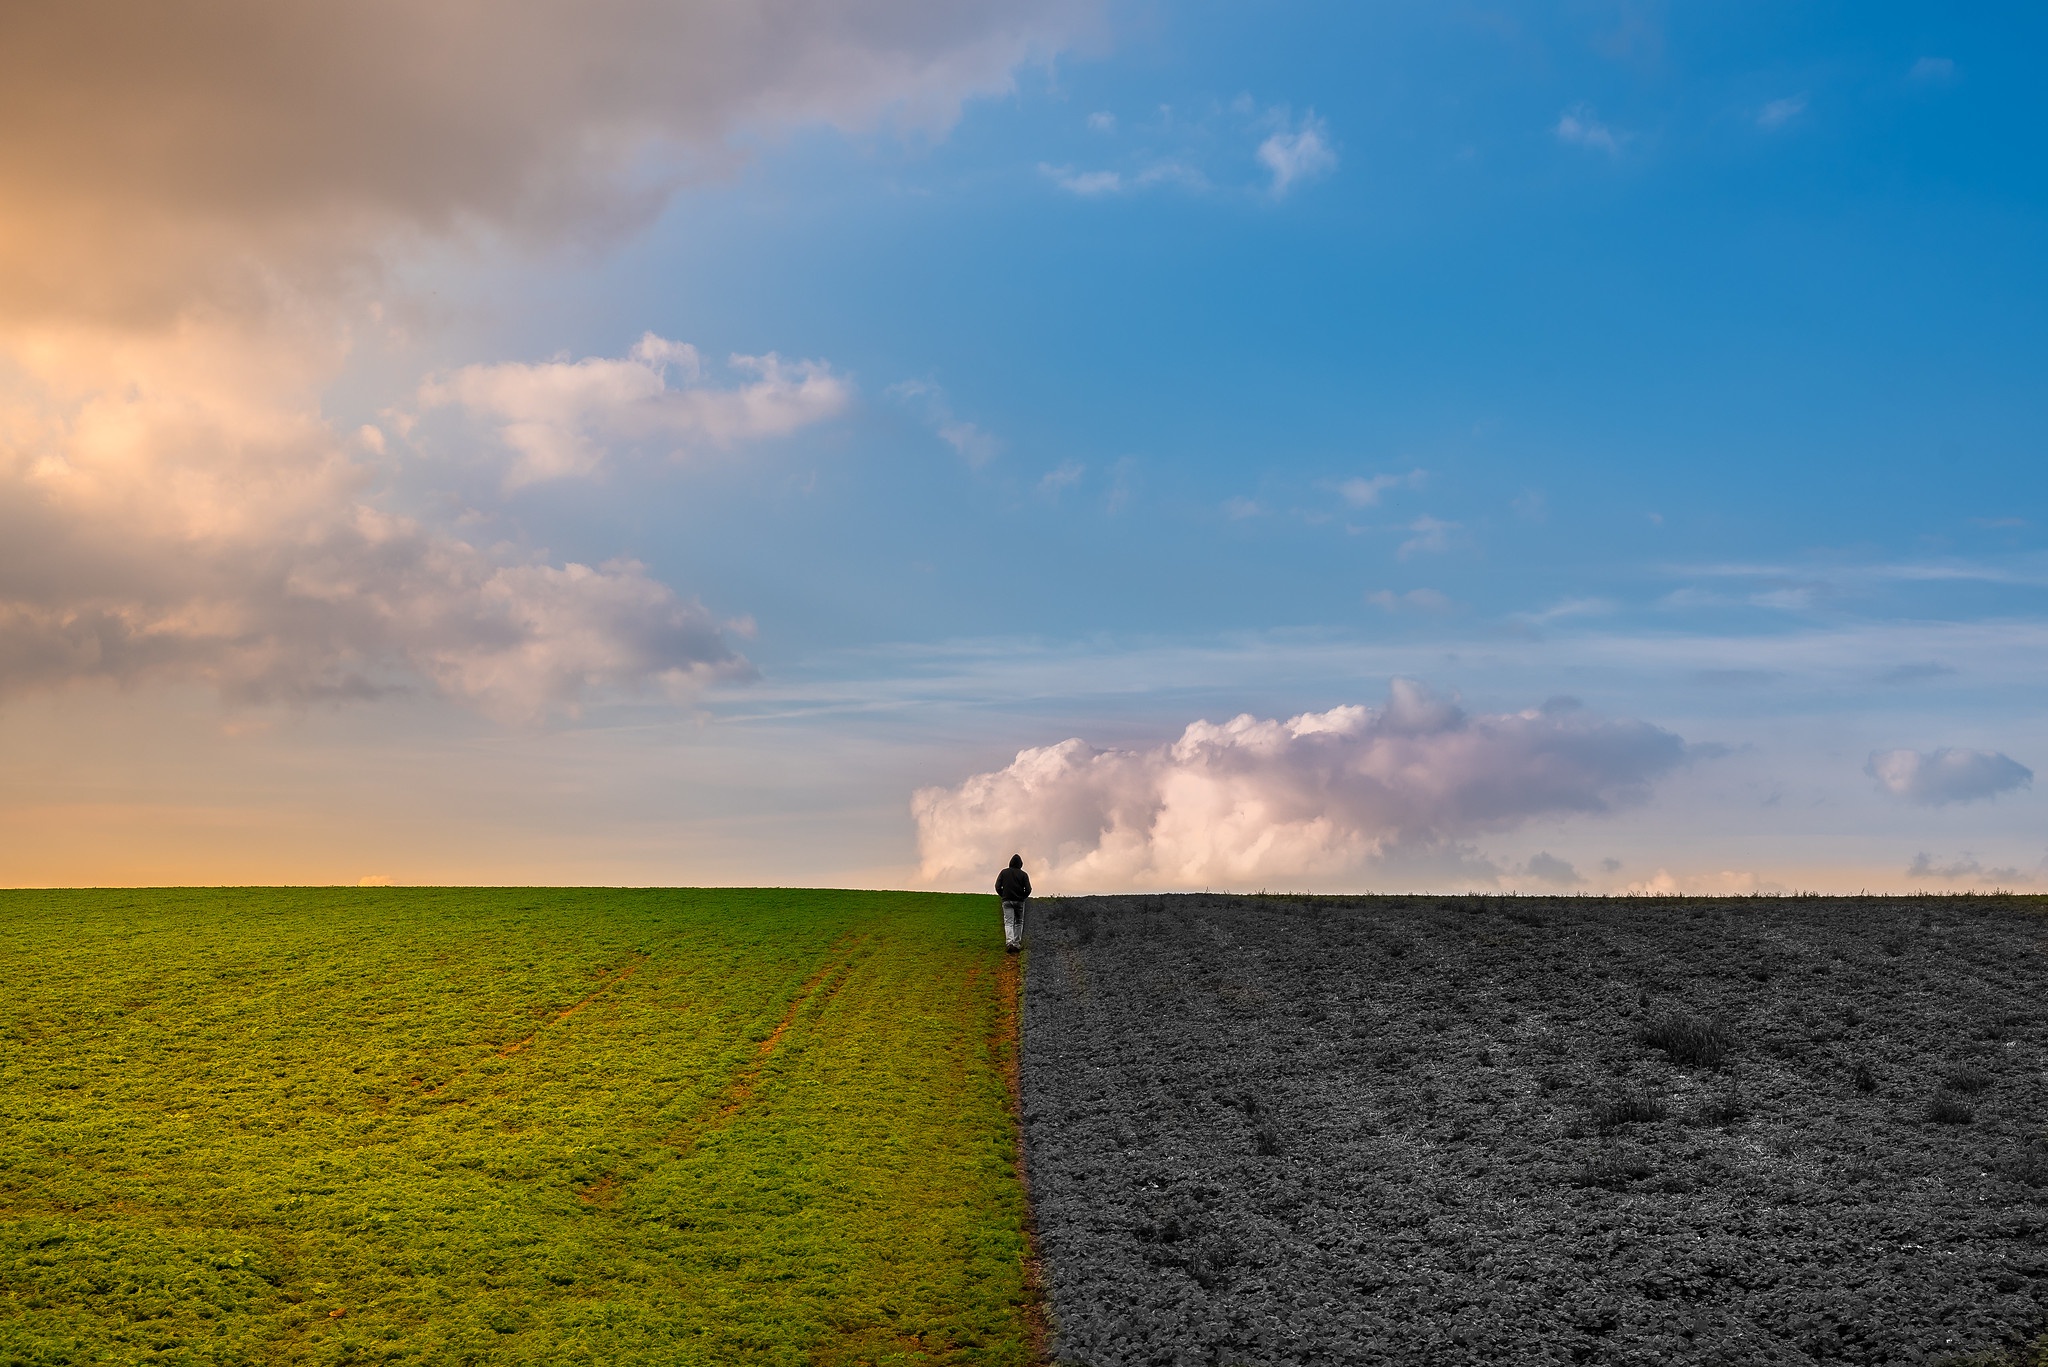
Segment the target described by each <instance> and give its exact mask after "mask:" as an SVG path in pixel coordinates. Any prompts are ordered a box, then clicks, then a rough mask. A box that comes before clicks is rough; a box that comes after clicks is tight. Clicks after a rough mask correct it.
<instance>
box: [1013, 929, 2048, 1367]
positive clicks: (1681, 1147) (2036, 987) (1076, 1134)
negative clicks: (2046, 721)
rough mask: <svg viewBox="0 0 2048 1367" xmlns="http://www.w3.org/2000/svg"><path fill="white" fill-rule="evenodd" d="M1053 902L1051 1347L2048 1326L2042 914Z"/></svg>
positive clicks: (1485, 1349) (1914, 1344) (1327, 1350)
mask: <svg viewBox="0 0 2048 1367" xmlns="http://www.w3.org/2000/svg"><path fill="white" fill-rule="evenodd" d="M1034 912H1035V914H1036V921H1035V923H1034V926H1033V929H1032V950H1031V953H1032V962H1031V971H1030V977H1029V984H1028V990H1027V994H1026V1008H1025V1035H1024V1039H1025V1043H1024V1062H1023V1079H1022V1085H1023V1102H1024V1104H1023V1114H1024V1130H1025V1137H1026V1143H1027V1148H1026V1152H1027V1154H1028V1157H1029V1170H1030V1172H1029V1175H1030V1183H1031V1191H1032V1197H1033V1201H1034V1204H1035V1207H1036V1217H1037V1228H1038V1235H1039V1249H1040V1253H1041V1255H1042V1257H1043V1258H1044V1260H1045V1268H1046V1272H1047V1278H1048V1282H1049V1293H1050V1301H1051V1310H1052V1319H1053V1329H1054V1344H1053V1357H1054V1360H1055V1361H1057V1362H1061V1363H1086V1364H1089V1367H1124V1364H1139V1363H1145V1364H1182V1363H1186V1364H1196V1363H1200V1364H1210V1363H1221V1364H1229V1363H1261V1364H1265V1363H1275V1364H1278V1363H1361V1364H1366V1363H1386V1364H1413V1363H1429V1364H1432V1367H1435V1365H1436V1364H1459V1363H1473V1364H1479V1363H1486V1364H1497V1363H1509V1362H1512V1363H1517V1364H1522V1363H1543V1362H1558V1363H1574V1362H1584V1363H1596V1364H1637V1363H1640V1364H1650V1363H1727V1364H1730V1367H1736V1365H1737V1364H1740V1365H1741V1367H1750V1365H1752V1364H1770V1363H1787V1364H1790V1363H1812V1362H1852V1363H1916V1362H1932V1361H1939V1360H1942V1359H1943V1358H1944V1357H1947V1356H1950V1355H1955V1354H1960V1353H1963V1352H1966V1351H1971V1352H1974V1351H1982V1350H1990V1349H1994V1348H1995V1347H1997V1346H1998V1345H1999V1344H2000V1343H2001V1342H2002V1341H2006V1340H2008V1339H2009V1338H2010V1337H2011V1336H2012V1335H2014V1334H2015V1333H2019V1332H2024V1333H2038V1332H2040V1330H2041V1329H2043V1328H2048V1242H2044V1241H2048V1128H2044V1127H2048V1073H2044V1069H2048V994H2044V992H2043V984H2044V982H2048V957H2044V953H2043V948H2044V944H2048V933H2044V932H2048V922H2044V919H2043V917H2042V915H2041V908H2040V905H2039V904H2038V902H2033V901H2022V900H2020V899H1992V898H1974V899H1946V898H1943V899H1922V900H1909V899H1833V900H1831V899H1810V898H1800V899H1786V900H1778V899H1739V900H1737V899H1730V900H1715V901H1709V900H1684V901H1680V900H1649V899H1629V900H1620V901H1599V900H1595V899H1503V898H1491V899H1481V898H1458V899H1437V898H1372V899H1351V900H1349V901H1348V902H1347V901H1339V900H1337V899H1270V898H1227V897H1213V896H1189V897H1167V898H1157V897H1152V898H1138V897H1124V898H1086V899H1071V900H1060V901H1052V902H1046V903H1043V904H1037V905H1035V906H1034ZM1717 1041H1718V1043H1717ZM1722 1049H1725V1050H1726V1052H1725V1055H1724V1056H1720V1057H1719V1058H1718V1062H1716V1061H1715V1060H1716V1057H1717V1054H1719V1052H1720V1051H1721V1050H1722ZM2013 1360H2014V1361H2018V1360H2019V1359H2018V1358H2017V1357H2015V1358H2014V1359H2013Z"/></svg>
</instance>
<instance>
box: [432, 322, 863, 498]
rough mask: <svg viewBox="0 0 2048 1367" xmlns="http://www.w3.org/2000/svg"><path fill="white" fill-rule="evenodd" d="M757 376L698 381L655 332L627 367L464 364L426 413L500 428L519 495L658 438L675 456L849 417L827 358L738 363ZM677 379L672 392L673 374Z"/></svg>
mask: <svg viewBox="0 0 2048 1367" xmlns="http://www.w3.org/2000/svg"><path fill="white" fill-rule="evenodd" d="M728 364H729V365H730V366H731V367H732V368H733V369H734V370H736V371H739V372H741V373H743V374H748V375H752V376H754V379H753V380H752V381H751V382H748V383H743V384H739V385H736V386H731V387H727V388H719V387H717V386H713V385H707V384H704V383H702V382H701V381H702V369H703V368H702V365H701V363H700V362H699V360H698V356H697V349H696V348H695V347H693V346H690V345H689V344H687V343H683V342H670V341H666V340H664V339H662V338H660V337H657V336H655V335H654V334H653V333H651V332H650V333H648V334H646V335H645V336H644V337H642V338H641V339H640V341H639V344H638V345H636V346H635V347H634V348H633V350H632V353H631V354H630V355H628V356H624V357H621V358H619V359H616V360H614V359H610V358H605V357H596V356H592V357H586V358H585V359H583V360H580V361H544V362H541V363H539V364H537V365H522V364H519V363H516V362H508V363H505V364H500V365H472V366H465V367H463V368H462V369H460V370H457V371H455V372H454V373H452V374H450V375H447V376H432V377H429V378H428V380H427V381H426V383H424V384H423V385H421V386H420V392H419V397H420V402H421V403H423V404H425V405H426V406H428V407H439V406H450V405H452V406H458V407H461V408H463V409H465V410H467V411H468V412H470V413H472V414H474V415H476V416H477V417H480V418H483V419H485V420H487V421H489V422H492V423H495V424H496V425H497V433H498V436H499V438H500V440H502V441H503V442H504V443H505V445H506V446H508V447H510V448H511V449H512V450H513V451H515V452H517V453H518V460H517V462H516V463H515V464H514V465H513V467H512V469H511V470H510V471H509V472H508V473H507V475H506V479H505V482H506V485H507V487H510V488H517V487H519V486H522V485H527V484H533V483H537V482H539V481H541V480H548V479H559V478H562V477H564V476H569V475H587V474H590V473H591V472H593V471H594V470H596V468H597V467H598V465H599V463H600V462H601V461H602V460H603V459H604V454H605V446H606V444H607V443H609V442H611V441H624V442H643V441H660V442H663V443H665V444H669V445H670V446H671V447H672V448H674V449H675V450H676V451H677V453H678V454H681V453H683V452H687V451H692V450H701V449H703V448H706V447H712V448H725V447H730V446H732V445H734V444H735V443H738V442H743V441H751V440H757V439H760V438H764V437H780V436H786V435H788V434H789V433H792V432H795V431H797V430H798V429H799V428H803V427H808V426H810V425H812V424H814V423H819V422H823V421H825V420H826V419H828V418H832V417H836V416H838V415H839V414H841V413H843V412H845V411H846V408H847V406H848V404H849V403H851V402H852V398H853V386H852V385H851V384H850V383H849V382H848V381H847V380H846V379H845V378H844V377H842V376H840V375H837V374H835V373H834V372H833V370H832V368H831V367H830V366H828V365H825V364H824V363H822V362H819V361H795V362H789V361H784V360H783V359H782V358H781V357H779V356H777V355H776V354H775V353H773V352H770V353H768V354H767V355H765V356H733V357H731V358H729V361H728ZM672 375H673V376H674V378H675V379H676V380H677V381H678V383H676V384H674V385H671V383H670V379H671V376H672Z"/></svg>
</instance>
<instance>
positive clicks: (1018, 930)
mask: <svg viewBox="0 0 2048 1367" xmlns="http://www.w3.org/2000/svg"><path fill="white" fill-rule="evenodd" d="M1023 938H1024V907H1023V904H1022V903H1019V902H1005V903H1003V948H1005V949H1015V948H1017V946H1018V944H1019V943H1020V942H1021V941H1022V940H1023Z"/></svg>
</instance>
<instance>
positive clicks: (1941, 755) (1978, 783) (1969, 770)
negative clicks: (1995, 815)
mask: <svg viewBox="0 0 2048 1367" xmlns="http://www.w3.org/2000/svg"><path fill="white" fill-rule="evenodd" d="M1863 772H1864V773H1866V774H1868V775H1870V776H1871V777H1872V778H1874V779H1876V780H1877V782H1878V786H1880V787H1882V788H1883V789H1884V790H1885V791H1886V792H1887V793H1890V794H1891V795H1892V796H1893V797H1896V798H1901V799H1903V800H1905V801H1907V802H1913V803H1918V804H1920V805H1922V806H1927V807H1940V806H1944V805H1946V804H1947V803H1950V802H1975V801H1976V800H1978V799H1979V798H1988V797H1996V796H1998V795H1999V794H2000V793H2008V792H2011V791H2012V790H2013V789H2015V788H2024V787H2027V786H2029V785H2030V784H2032V783H2033V781H2034V771H2033V770H2032V769H2029V768H2028V767H2027V766H2026V765H2024V764H2021V763H2020V762H2019V761H2018V760H2015V759H2012V758H2009V757H2008V756H2006V755H2002V754H1999V753H1997V752H1996V751H1993V750H1964V749H1954V748H1950V747H1946V746H1944V747H1943V748H1942V749H1939V750H1930V751H1928V752H1926V753H1924V754H1923V753H1922V752H1920V751H1918V750H1880V751H1877V752H1876V753H1874V754H1872V755H1871V757H1870V761H1869V763H1867V764H1865V765H1864V766H1863Z"/></svg>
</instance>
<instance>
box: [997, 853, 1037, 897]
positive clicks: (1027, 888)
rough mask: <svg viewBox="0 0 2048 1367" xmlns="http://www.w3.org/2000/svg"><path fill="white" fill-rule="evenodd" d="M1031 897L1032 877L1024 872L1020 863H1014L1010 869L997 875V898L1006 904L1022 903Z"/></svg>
mask: <svg viewBox="0 0 2048 1367" xmlns="http://www.w3.org/2000/svg"><path fill="white" fill-rule="evenodd" d="M1030 895H1031V875H1030V874H1028V873H1026V872H1024V869H1023V867H1022V865H1021V863H1020V862H1018V861H1012V862H1011V864H1010V867H1008V868H1007V869H1004V870H1003V871H1002V872H1001V873H999V874H997V875H996V896H998V897H1000V898H1002V899H1003V900H1004V901H1005V902H1021V901H1023V900H1024V899H1025V898H1027V897H1029V896H1030Z"/></svg>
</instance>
